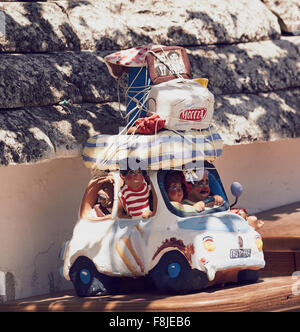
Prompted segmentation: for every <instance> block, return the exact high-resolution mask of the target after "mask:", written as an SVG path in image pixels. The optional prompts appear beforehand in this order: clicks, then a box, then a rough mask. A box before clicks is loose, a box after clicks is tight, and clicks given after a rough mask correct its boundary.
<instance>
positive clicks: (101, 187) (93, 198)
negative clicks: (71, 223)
mask: <svg viewBox="0 0 300 332" xmlns="http://www.w3.org/2000/svg"><path fill="white" fill-rule="evenodd" d="M113 201H114V180H113V175H112V174H105V175H102V176H100V177H98V178H96V179H92V180H91V181H90V183H89V184H88V186H87V189H86V191H85V194H84V198H83V200H82V205H81V208H80V218H84V219H88V220H90V221H101V220H107V219H109V218H111V212H112V206H113Z"/></svg>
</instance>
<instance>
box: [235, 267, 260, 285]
mask: <svg viewBox="0 0 300 332" xmlns="http://www.w3.org/2000/svg"><path fill="white" fill-rule="evenodd" d="M237 277H238V283H239V284H251V283H254V282H257V280H258V279H259V271H258V270H242V271H239V272H238V276H237Z"/></svg>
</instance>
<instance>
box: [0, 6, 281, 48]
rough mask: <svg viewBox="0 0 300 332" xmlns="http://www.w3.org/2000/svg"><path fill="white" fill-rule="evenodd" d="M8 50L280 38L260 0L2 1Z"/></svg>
mask: <svg viewBox="0 0 300 332" xmlns="http://www.w3.org/2000/svg"><path fill="white" fill-rule="evenodd" d="M0 11H1V12H3V13H4V14H5V25H6V33H5V35H2V36H0V51H2V52H21V53H26V52H53V51H65V50H73V51H74V50H94V51H95V50H111V49H126V48H130V47H132V46H136V45H142V44H147V43H154V44H165V45H182V46H194V45H207V44H219V43H222V44H223V43H237V42H249V41H258V40H265V39H274V38H275V39H276V38H279V36H280V28H279V25H278V22H277V19H276V16H275V15H273V14H272V13H271V11H269V10H268V9H267V7H266V6H264V4H263V3H262V2H261V1H259V0H252V1H247V0H240V1H235V0H227V1H222V2H220V1H218V0H197V1H195V0H186V1H185V2H184V4H183V2H182V1H181V0H165V1H161V0H160V1H155V0H146V1H142V2H141V1H130V0H126V1H122V2H119V1H117V0H111V1H105V2H104V1H96V0H85V1H55V2H2V3H0Z"/></svg>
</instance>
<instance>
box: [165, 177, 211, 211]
mask: <svg viewBox="0 0 300 332" xmlns="http://www.w3.org/2000/svg"><path fill="white" fill-rule="evenodd" d="M165 189H166V192H167V195H168V198H169V200H170V203H171V204H172V205H173V206H174V207H175V208H176V209H178V210H180V211H183V212H201V211H202V210H204V208H205V204H204V203H203V202H202V201H200V202H193V203H191V204H190V203H186V202H185V200H184V197H185V196H186V188H185V185H184V176H183V174H182V173H181V172H179V171H171V172H169V173H168V174H167V176H166V180H165Z"/></svg>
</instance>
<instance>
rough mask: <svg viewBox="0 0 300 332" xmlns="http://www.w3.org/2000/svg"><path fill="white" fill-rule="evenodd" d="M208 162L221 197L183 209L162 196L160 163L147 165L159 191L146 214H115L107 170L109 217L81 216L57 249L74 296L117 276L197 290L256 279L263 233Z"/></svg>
mask: <svg viewBox="0 0 300 332" xmlns="http://www.w3.org/2000/svg"><path fill="white" fill-rule="evenodd" d="M205 167H206V168H207V169H208V170H209V177H210V187H211V192H212V193H213V194H218V195H221V196H222V197H223V198H224V204H223V205H222V206H218V207H212V208H206V209H205V210H204V211H202V212H200V213H184V212H182V211H179V210H177V209H176V208H174V207H173V206H172V205H171V204H170V202H169V200H168V197H167V194H166V191H165V188H164V180H165V178H164V177H165V174H166V171H163V170H160V171H148V175H149V178H150V180H151V183H152V190H153V191H154V192H155V194H156V197H157V207H156V213H155V215H154V216H152V217H151V218H149V219H121V218H118V216H117V209H118V207H117V205H118V204H117V201H118V192H119V183H120V172H119V171H113V176H114V205H113V209H112V214H111V216H112V217H111V218H110V219H107V220H104V221H100V222H94V221H89V220H87V219H83V218H79V220H78V222H77V224H76V225H75V228H74V231H73V235H72V238H71V239H70V241H68V242H67V243H66V244H65V246H64V248H63V250H62V252H61V258H62V259H63V260H64V266H63V275H64V277H65V278H66V279H67V280H71V281H72V282H73V284H74V287H75V290H76V293H77V295H78V296H92V295H97V294H103V293H104V294H107V293H110V294H111V293H117V292H118V291H119V286H120V280H121V278H122V277H132V278H138V277H147V278H148V279H149V280H151V282H152V283H153V284H154V285H155V287H156V288H157V289H158V290H159V291H160V292H163V293H179V292H180V293H181V292H188V291H195V290H201V289H203V288H205V287H207V286H210V285H212V284H223V283H226V282H241V283H243V282H255V281H257V279H258V270H259V269H261V268H263V267H264V265H265V261H264V255H263V251H262V239H261V236H260V235H259V233H257V232H256V231H255V230H254V229H253V228H252V227H250V226H249V225H248V223H247V221H246V220H245V219H243V218H242V217H240V216H239V215H238V214H235V213H232V212H230V206H229V203H228V200H227V196H226V193H225V191H224V189H223V186H222V183H221V180H220V177H219V175H218V173H217V170H216V169H215V167H214V166H213V165H212V164H210V163H207V162H206V163H205Z"/></svg>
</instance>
